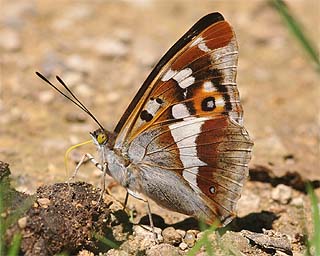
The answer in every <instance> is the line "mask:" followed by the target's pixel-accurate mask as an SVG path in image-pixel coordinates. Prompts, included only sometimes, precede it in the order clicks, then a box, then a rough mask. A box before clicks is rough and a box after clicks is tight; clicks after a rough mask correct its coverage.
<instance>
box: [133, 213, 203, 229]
mask: <svg viewBox="0 0 320 256" xmlns="http://www.w3.org/2000/svg"><path fill="white" fill-rule="evenodd" d="M152 220H153V224H154V226H155V227H158V228H161V229H162V230H163V229H165V228H167V227H173V228H175V229H181V230H185V231H187V230H190V229H195V230H199V222H198V221H197V220H196V219H195V218H192V217H189V218H186V219H184V220H182V221H179V222H177V223H174V224H167V223H166V222H165V220H164V219H163V218H162V217H161V216H159V215H157V214H152ZM139 224H141V225H150V222H149V216H148V215H145V216H143V217H142V218H141V219H140V221H139Z"/></svg>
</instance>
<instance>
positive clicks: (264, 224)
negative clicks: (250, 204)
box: [218, 211, 279, 235]
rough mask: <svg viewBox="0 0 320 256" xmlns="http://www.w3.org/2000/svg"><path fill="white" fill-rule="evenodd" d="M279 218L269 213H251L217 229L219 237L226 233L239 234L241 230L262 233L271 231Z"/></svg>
mask: <svg viewBox="0 0 320 256" xmlns="http://www.w3.org/2000/svg"><path fill="white" fill-rule="evenodd" d="M278 218H279V217H278V216H277V215H276V214H275V213H273V212H269V211H261V212H253V213H250V214H248V215H246V216H244V217H241V218H240V217H236V218H235V219H234V220H233V221H232V222H231V223H230V224H228V225H227V226H225V227H222V228H219V230H218V231H219V233H220V235H223V234H224V233H225V232H226V231H234V232H240V231H242V230H249V231H252V232H256V233H263V230H264V229H266V230H269V229H272V224H273V222H274V221H275V220H276V219H278Z"/></svg>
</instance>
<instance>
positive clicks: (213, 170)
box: [115, 13, 252, 224]
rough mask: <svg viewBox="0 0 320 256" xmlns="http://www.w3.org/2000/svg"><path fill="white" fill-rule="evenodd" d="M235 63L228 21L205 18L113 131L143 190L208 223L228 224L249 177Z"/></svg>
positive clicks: (175, 49) (160, 67)
mask: <svg viewBox="0 0 320 256" xmlns="http://www.w3.org/2000/svg"><path fill="white" fill-rule="evenodd" d="M237 60H238V47H237V42H236V38H235V34H234V32H233V30H232V28H231V26H230V25H229V23H228V22H226V21H224V19H223V17H222V15H221V14H218V13H212V14H209V15H207V16H205V17H204V18H202V19H201V20H200V21H198V22H197V23H196V24H195V25H194V26H193V27H192V28H191V29H190V30H189V31H188V32H187V33H186V34H185V35H184V36H183V37H182V38H181V39H180V40H179V41H178V42H177V43H176V44H175V45H174V46H173V47H172V48H171V49H170V50H169V51H168V52H167V53H166V55H165V56H164V57H163V58H162V59H161V60H160V62H159V63H158V65H157V66H156V67H155V68H154V70H153V71H152V72H151V74H150V76H149V77H148V78H147V80H146V81H145V83H144V84H143V86H142V87H141V89H140V90H139V92H138V93H137V95H136V97H135V98H134V100H133V101H132V103H131V104H130V105H129V107H128V109H127V111H126V112H125V114H124V115H123V117H122V118H121V120H120V121H119V123H118V125H117V127H116V129H115V133H116V134H117V138H116V141H115V148H116V149H118V150H120V151H122V153H123V154H124V155H126V156H128V158H129V160H130V161H131V162H132V163H134V164H135V167H136V168H137V169H138V170H139V171H138V172H139V176H140V180H141V186H142V188H141V190H142V191H140V192H143V193H145V194H146V195H147V196H149V197H150V198H152V199H154V200H155V201H157V202H158V203H159V204H161V205H163V206H165V207H167V208H169V209H172V210H175V211H179V212H182V213H185V214H188V215H193V216H195V217H198V218H203V219H204V220H206V221H207V222H213V221H215V220H218V221H220V222H221V223H223V224H226V223H227V222H228V221H229V219H230V217H232V216H233V215H234V211H235V205H236V202H237V200H238V198H239V197H240V192H241V188H242V185H243V183H244V180H245V179H246V177H247V173H248V162H249V160H250V156H251V154H250V153H251V148H252V142H251V140H250V138H249V135H248V133H247V132H246V130H245V129H244V127H243V125H242V123H243V120H242V115H243V112H242V107H241V104H240V98H239V93H238V89H237V87H236V67H237ZM178 199H180V200H182V201H181V202H179V200H178Z"/></svg>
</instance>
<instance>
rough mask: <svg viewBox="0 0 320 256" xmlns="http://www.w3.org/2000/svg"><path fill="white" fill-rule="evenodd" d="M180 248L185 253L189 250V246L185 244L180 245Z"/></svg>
mask: <svg viewBox="0 0 320 256" xmlns="http://www.w3.org/2000/svg"><path fill="white" fill-rule="evenodd" d="M179 248H180V249H181V250H182V251H185V250H186V249H188V245H187V244H186V243H185V242H182V243H180V244H179Z"/></svg>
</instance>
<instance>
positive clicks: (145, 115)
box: [140, 110, 153, 122]
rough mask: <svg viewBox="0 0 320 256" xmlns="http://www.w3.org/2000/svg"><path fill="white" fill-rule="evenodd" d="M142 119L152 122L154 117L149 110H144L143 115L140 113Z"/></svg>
mask: <svg viewBox="0 0 320 256" xmlns="http://www.w3.org/2000/svg"><path fill="white" fill-rule="evenodd" d="M140 118H141V119H142V120H144V121H146V122H149V121H151V120H152V118H153V115H151V114H150V113H149V112H148V111H147V110H143V111H142V112H141V113H140Z"/></svg>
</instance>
